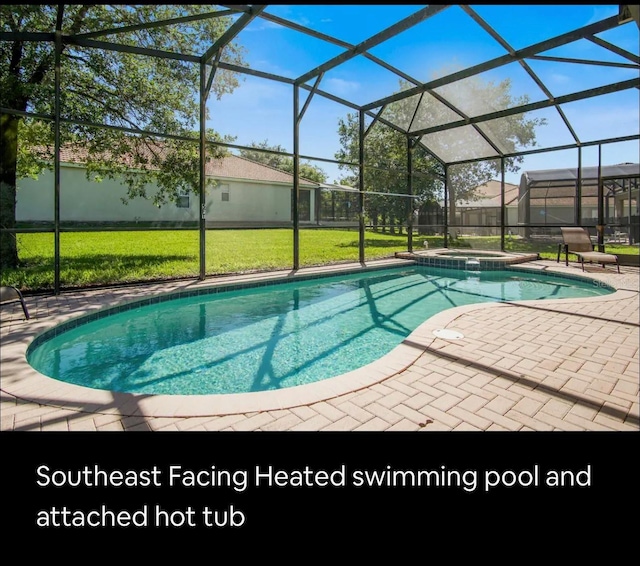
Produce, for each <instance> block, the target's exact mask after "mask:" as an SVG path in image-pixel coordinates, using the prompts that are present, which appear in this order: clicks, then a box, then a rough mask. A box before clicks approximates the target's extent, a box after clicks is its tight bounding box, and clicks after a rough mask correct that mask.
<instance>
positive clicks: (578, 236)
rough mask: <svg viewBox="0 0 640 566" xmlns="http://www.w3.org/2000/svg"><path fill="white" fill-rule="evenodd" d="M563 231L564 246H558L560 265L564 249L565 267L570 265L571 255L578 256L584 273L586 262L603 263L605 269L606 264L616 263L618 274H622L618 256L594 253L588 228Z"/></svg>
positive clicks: (573, 228) (571, 228) (564, 229)
mask: <svg viewBox="0 0 640 566" xmlns="http://www.w3.org/2000/svg"><path fill="white" fill-rule="evenodd" d="M560 230H562V240H563V243H562V244H558V257H557V258H556V261H557V262H558V263H560V253H561V251H562V250H563V249H564V261H565V265H569V254H574V255H576V256H578V259H579V260H580V263H581V264H582V271H584V262H585V261H589V262H595V263H601V264H602V268H603V269H604V266H605V264H607V263H615V264H616V266H617V267H618V273H620V263H618V256H617V255H614V254H607V253H604V252H596V251H594V247H593V243H592V242H591V237H590V236H589V232H588V231H587V229H586V228H578V227H569V228H560Z"/></svg>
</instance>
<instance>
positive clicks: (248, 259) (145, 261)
mask: <svg viewBox="0 0 640 566" xmlns="http://www.w3.org/2000/svg"><path fill="white" fill-rule="evenodd" d="M425 240H428V241H429V247H430V248H437V247H442V245H443V239H442V237H435V236H427V237H425V236H414V247H415V249H422V248H423V246H424V244H423V242H424V241H425ZM198 245H199V233H198V231H197V230H169V231H152V230H149V231H130V232H126V231H122V232H75V233H72V232H63V233H61V234H60V256H61V257H60V281H61V285H62V287H63V288H64V287H87V286H92V285H109V284H117V283H128V282H135V281H152V280H156V279H171V278H180V277H197V275H198V273H199V252H198ZM450 247H471V248H474V249H492V250H497V249H499V248H500V238H499V237H478V238H462V239H461V240H458V241H455V242H451V243H450ZM506 248H507V250H510V251H516V252H517V251H537V252H540V255H541V256H542V257H544V258H547V259H555V257H556V252H557V244H553V243H551V244H545V243H541V242H537V243H536V244H535V248H534V247H532V245H531V244H529V243H527V242H525V241H523V240H516V239H514V240H507V242H506ZM406 249H407V236H406V234H404V235H391V234H388V233H385V234H383V233H376V232H370V231H368V232H367V234H366V238H365V258H366V259H367V260H372V259H379V258H383V257H391V256H393V254H394V253H395V252H396V251H403V250H406ZM53 250H54V241H53V234H51V233H41V234H18V254H19V257H20V261H21V262H22V265H21V266H20V268H19V269H12V270H4V271H3V272H2V285H13V286H15V287H18V288H19V289H21V290H23V291H41V290H48V289H52V288H53V285H54V272H53V270H54V258H53V255H54V251H53ZM205 250H206V271H207V275H216V274H224V273H242V272H250V271H260V270H263V271H264V270H275V269H290V268H291V267H292V265H293V231H292V230H290V229H269V230H209V231H207V233H206V244H205ZM606 251H608V252H611V253H618V254H622V253H625V254H635V255H638V246H637V245H636V246H622V245H617V246H616V245H610V246H609V245H608V246H607V247H606ZM354 261H358V231H357V230H344V229H301V230H300V265H301V266H303V267H305V266H311V265H322V264H328V263H336V262H354Z"/></svg>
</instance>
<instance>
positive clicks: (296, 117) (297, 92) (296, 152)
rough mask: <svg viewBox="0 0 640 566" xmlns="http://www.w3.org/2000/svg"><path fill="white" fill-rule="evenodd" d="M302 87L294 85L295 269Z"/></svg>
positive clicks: (297, 261) (296, 262)
mask: <svg viewBox="0 0 640 566" xmlns="http://www.w3.org/2000/svg"><path fill="white" fill-rule="evenodd" d="M299 106H300V87H299V86H298V85H297V84H295V85H293V193H292V195H291V215H292V217H293V269H294V270H297V269H299V268H300V226H299V216H300V215H299V212H298V198H299V196H300V109H299Z"/></svg>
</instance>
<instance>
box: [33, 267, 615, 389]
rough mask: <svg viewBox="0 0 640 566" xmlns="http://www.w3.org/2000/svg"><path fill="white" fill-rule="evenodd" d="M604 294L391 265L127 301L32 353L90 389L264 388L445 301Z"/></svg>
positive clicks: (346, 354) (345, 357) (350, 356)
mask: <svg viewBox="0 0 640 566" xmlns="http://www.w3.org/2000/svg"><path fill="white" fill-rule="evenodd" d="M610 292H611V289H608V288H606V287H602V286H597V285H595V284H593V283H591V282H588V281H582V280H573V279H566V278H559V277H548V276H544V275H538V274H529V273H524V272H517V271H515V270H508V271H486V272H480V273H475V274H473V275H470V274H469V273H468V272H464V271H456V270H452V269H435V268H430V267H421V266H415V267H410V268H393V269H385V270H379V271H370V272H366V273H360V274H352V275H340V276H332V277H326V278H321V279H313V280H308V281H296V282H291V283H283V284H277V285H269V286H263V287H255V288H252V289H243V290H239V291H228V292H223V293H215V294H207V295H199V296H194V297H188V298H178V299H173V300H168V301H165V302H161V303H157V304H149V305H146V306H142V307H138V308H132V309H130V310H127V311H125V312H120V313H117V314H112V315H109V316H105V317H103V318H100V319H98V320H93V321H91V322H87V323H86V324H81V325H79V326H77V327H75V328H71V329H69V330H66V331H63V332H60V333H58V335H57V336H52V337H51V338H48V339H45V340H42V341H39V342H38V343H37V345H35V347H30V348H29V349H28V352H27V359H28V361H29V363H30V364H31V365H32V366H33V367H34V368H35V369H36V370H38V371H39V372H40V373H43V374H44V375H47V376H49V377H52V378H55V379H59V380H62V381H66V382H70V383H75V384H78V385H84V386H86V387H92V388H96V389H107V390H111V391H120V392H130V393H149V394H170V395H171V394H182V395H202V394H224V393H242V392H250V391H264V390H270V389H278V388H284V387H292V386H296V385H301V384H305V383H311V382H314V381H319V380H321V379H326V378H329V377H333V376H336V375H339V374H342V373H345V372H348V371H351V370H353V369H356V368H359V367H362V366H364V365H366V364H368V363H370V362H373V361H374V360H376V359H378V358H380V357H381V356H383V355H384V354H386V353H387V352H389V351H390V350H392V349H393V348H394V347H395V346H397V345H398V344H400V343H401V342H402V340H403V339H404V338H405V337H406V336H407V335H408V334H410V333H411V332H412V331H413V330H414V329H415V328H416V327H417V326H419V325H420V324H421V323H422V322H424V321H425V320H426V319H428V318H429V317H431V316H432V315H434V314H436V313H438V312H440V311H442V310H444V309H448V308H451V307H456V306H460V305H466V304H470V303H479V302H488V301H515V300H525V299H547V298H569V297H590V296H596V295H602V294H606V293H610ZM52 334H54V333H52Z"/></svg>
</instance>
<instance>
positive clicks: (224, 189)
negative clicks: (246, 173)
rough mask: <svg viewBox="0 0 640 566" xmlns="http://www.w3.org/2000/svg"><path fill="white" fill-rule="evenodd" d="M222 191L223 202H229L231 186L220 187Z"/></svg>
mask: <svg viewBox="0 0 640 566" xmlns="http://www.w3.org/2000/svg"><path fill="white" fill-rule="evenodd" d="M220 188H221V189H222V202H229V185H220Z"/></svg>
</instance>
